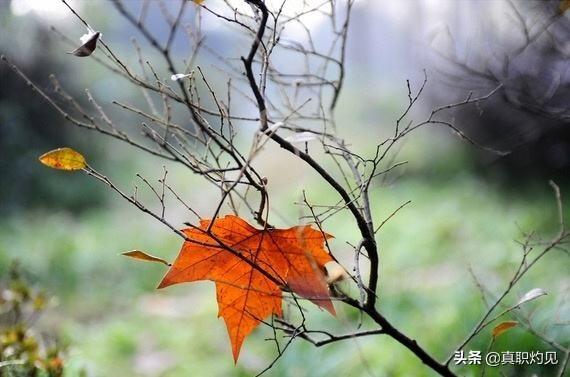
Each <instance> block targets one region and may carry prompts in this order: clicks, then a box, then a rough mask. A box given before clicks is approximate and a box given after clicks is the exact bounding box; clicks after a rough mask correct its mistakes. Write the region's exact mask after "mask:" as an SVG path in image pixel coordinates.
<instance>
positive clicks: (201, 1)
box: [192, 0, 204, 5]
mask: <svg viewBox="0 0 570 377" xmlns="http://www.w3.org/2000/svg"><path fill="white" fill-rule="evenodd" d="M192 1H193V2H195V3H196V4H198V5H200V4H202V3H203V2H204V0H192Z"/></svg>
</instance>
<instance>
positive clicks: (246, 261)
mask: <svg viewBox="0 0 570 377" xmlns="http://www.w3.org/2000/svg"><path fill="white" fill-rule="evenodd" d="M208 229H210V230H209V232H208ZM184 233H185V235H186V237H187V240H186V242H184V245H183V246H182V250H181V251H180V254H179V255H178V257H177V258H176V261H175V262H174V263H173V265H172V267H171V268H170V270H169V271H168V273H167V274H166V276H165V277H164V278H163V280H162V282H161V283H160V285H159V286H158V288H164V287H167V286H169V285H173V284H178V283H184V282H190V281H198V280H211V281H214V282H215V283H216V294H217V301H218V308H219V313H218V315H219V316H221V317H223V318H224V321H225V323H226V327H227V330H228V333H229V336H230V341H231V344H232V352H233V356H234V360H235V361H237V358H238V355H239V351H240V348H241V345H242V343H243V341H244V339H245V337H246V336H247V335H249V333H251V331H252V330H253V329H254V328H255V327H256V326H257V325H259V324H260V323H261V321H262V320H263V319H264V318H266V317H268V316H270V315H272V314H275V315H278V316H280V315H281V314H282V308H281V300H282V291H283V290H285V289H286V290H291V291H293V292H294V293H296V294H298V295H299V296H301V297H304V298H306V299H309V300H311V301H312V302H314V303H315V304H317V305H319V306H320V307H322V308H324V309H326V310H328V311H329V312H331V313H333V314H334V307H333V305H332V302H331V300H330V296H329V291H328V287H327V282H326V276H325V273H324V265H325V264H326V263H327V262H330V261H332V258H331V256H330V255H329V254H328V253H327V252H326V250H325V249H324V247H323V246H324V241H325V237H327V238H329V237H331V236H330V235H327V234H323V233H322V232H320V231H318V230H315V229H313V228H311V227H310V226H295V227H292V228H289V229H273V228H272V229H256V228H255V227H253V226H251V225H250V224H248V223H247V222H246V221H245V220H243V219H241V218H239V217H237V216H225V217H223V218H218V219H215V220H214V223H213V224H212V226H211V227H210V220H202V221H201V222H200V226H199V227H194V228H189V229H185V230H184ZM254 266H255V267H254ZM260 270H262V271H263V272H262V271H260Z"/></svg>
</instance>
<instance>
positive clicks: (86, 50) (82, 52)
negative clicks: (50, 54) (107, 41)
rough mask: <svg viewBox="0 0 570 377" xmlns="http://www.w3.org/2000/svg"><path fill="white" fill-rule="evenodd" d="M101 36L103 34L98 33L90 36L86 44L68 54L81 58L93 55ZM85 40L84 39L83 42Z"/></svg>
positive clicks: (86, 39)
mask: <svg viewBox="0 0 570 377" xmlns="http://www.w3.org/2000/svg"><path fill="white" fill-rule="evenodd" d="M100 36H101V33H100V32H98V31H96V32H94V33H92V34H91V35H89V36H88V38H85V43H83V44H82V45H81V46H79V47H78V48H77V49H75V50H73V51H70V52H68V54H72V55H75V56H78V57H80V58H82V57H85V56H89V55H91V54H92V53H93V51H95V48H96V47H97V41H98V40H99V37H100ZM83 40H84V38H82V41H83Z"/></svg>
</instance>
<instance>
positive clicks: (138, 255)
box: [121, 250, 170, 266]
mask: <svg viewBox="0 0 570 377" xmlns="http://www.w3.org/2000/svg"><path fill="white" fill-rule="evenodd" d="M121 255H124V256H126V257H129V258H134V259H140V260H144V261H147V262H158V263H162V264H164V265H166V266H170V263H168V262H167V261H165V260H164V259H162V258H159V257H155V256H154V255H150V254H147V253H145V252H144V251H140V250H133V251H127V252H125V253H122V254H121Z"/></svg>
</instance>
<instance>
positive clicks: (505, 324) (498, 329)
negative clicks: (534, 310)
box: [492, 321, 519, 338]
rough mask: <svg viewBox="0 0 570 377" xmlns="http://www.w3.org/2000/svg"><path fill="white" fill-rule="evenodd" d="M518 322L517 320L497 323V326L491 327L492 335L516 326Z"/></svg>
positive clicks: (495, 335) (498, 334)
mask: <svg viewBox="0 0 570 377" xmlns="http://www.w3.org/2000/svg"><path fill="white" fill-rule="evenodd" d="M518 324H519V323H518V322H517V321H504V322H501V323H499V324H498V325H497V326H495V327H494V328H493V331H492V334H493V337H494V338H496V337H498V336H500V335H501V334H503V333H504V332H505V331H507V330H509V329H512V328H513V327H515V326H517V325H518Z"/></svg>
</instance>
